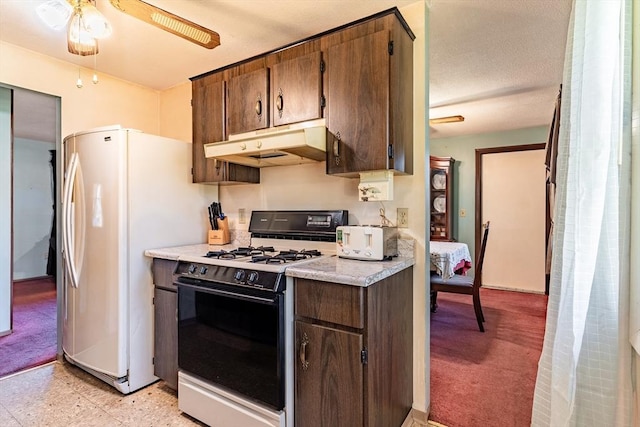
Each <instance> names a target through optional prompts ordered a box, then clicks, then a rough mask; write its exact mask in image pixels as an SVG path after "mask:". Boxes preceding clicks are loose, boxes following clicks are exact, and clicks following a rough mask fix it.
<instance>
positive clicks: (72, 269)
mask: <svg viewBox="0 0 640 427" xmlns="http://www.w3.org/2000/svg"><path fill="white" fill-rule="evenodd" d="M77 170H78V153H73V154H71V160H69V167H68V176H67V177H66V178H67V179H66V181H65V183H64V189H63V195H62V247H63V250H64V263H65V267H66V269H67V273H68V274H69V277H70V279H71V286H73V287H74V288H77V287H78V273H77V270H76V266H75V261H74V248H73V244H72V242H71V240H72V239H73V223H72V222H73V221H72V214H73V209H72V208H71V199H72V196H73V187H74V184H75V180H76V172H77Z"/></svg>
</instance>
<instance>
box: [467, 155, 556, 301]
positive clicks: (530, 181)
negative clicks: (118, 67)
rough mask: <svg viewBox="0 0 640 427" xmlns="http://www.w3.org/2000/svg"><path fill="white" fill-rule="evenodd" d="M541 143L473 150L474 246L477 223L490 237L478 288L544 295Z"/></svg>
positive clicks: (543, 200)
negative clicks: (484, 287)
mask: <svg viewBox="0 0 640 427" xmlns="http://www.w3.org/2000/svg"><path fill="white" fill-rule="evenodd" d="M544 148H545V144H528V145H517V146H508V147H496V148H487V149H478V150H476V207H477V208H476V218H475V219H476V225H475V230H476V248H478V247H480V246H479V240H480V236H481V230H482V224H484V223H486V221H488V220H490V221H491V228H490V229H491V237H490V238H489V240H488V244H487V256H486V258H485V261H484V265H483V270H482V284H483V286H486V287H490V288H497V289H506V290H514V291H523V292H533V293H544V291H545V284H546V282H545V248H546V244H545V239H546V230H545V206H546V200H547V198H546V182H545V179H546V175H545V174H546V169H545V164H544V159H545V151H544Z"/></svg>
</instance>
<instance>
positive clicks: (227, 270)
mask: <svg viewBox="0 0 640 427" xmlns="http://www.w3.org/2000/svg"><path fill="white" fill-rule="evenodd" d="M347 223H348V212H347V211H254V212H252V215H251V222H250V226H249V231H250V232H251V246H247V247H233V246H230V245H227V246H224V247H209V248H208V250H207V251H206V252H204V251H203V253H202V254H195V253H194V254H192V255H183V256H181V257H180V259H179V262H178V267H177V269H176V271H175V275H174V277H175V283H176V285H177V286H178V366H179V370H180V371H179V375H178V405H179V407H180V409H181V410H182V411H184V412H186V413H187V414H189V415H191V416H193V417H195V418H198V419H199V420H201V421H204V422H205V423H207V424H210V425H215V426H217V427H227V426H229V427H230V426H240V425H242V426H247V427H251V426H261V427H265V426H274V427H275V426H278V427H285V426H287V427H288V426H291V427H292V426H293V424H294V420H293V404H294V399H293V393H294V382H293V366H294V363H293V353H294V350H293V297H292V291H293V286H292V285H293V280H292V279H291V278H287V277H286V274H285V273H286V269H287V268H288V267H289V266H292V265H300V264H301V263H307V262H311V261H314V260H317V259H320V258H322V257H327V256H335V230H336V228H337V227H338V226H341V225H346V224H347ZM203 246H205V245H203ZM203 249H204V248H203Z"/></svg>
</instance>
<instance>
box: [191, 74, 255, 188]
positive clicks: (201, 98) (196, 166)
mask: <svg viewBox="0 0 640 427" xmlns="http://www.w3.org/2000/svg"><path fill="white" fill-rule="evenodd" d="M219 77H220V76H216V75H210V76H207V77H203V78H202V79H198V80H194V81H193V83H192V116H193V121H192V123H193V153H192V155H193V182H194V183H232V182H238V183H243V182H244V183H259V182H260V170H259V169H256V168H252V167H248V166H243V165H236V164H232V163H228V162H223V161H219V160H215V159H207V158H206V157H205V155H204V144H208V143H211V142H216V141H222V140H224V137H225V128H224V123H225V108H224V107H225V85H226V83H225V81H224V80H221V79H219Z"/></svg>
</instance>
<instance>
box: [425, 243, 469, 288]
mask: <svg viewBox="0 0 640 427" xmlns="http://www.w3.org/2000/svg"><path fill="white" fill-rule="evenodd" d="M429 256H430V259H431V267H430V269H431V271H435V273H436V274H439V275H440V276H442V278H443V279H444V280H447V279H450V278H452V277H453V276H454V274H465V273H466V272H467V270H469V269H470V268H471V265H472V264H471V253H470V252H469V246H467V244H466V243H461V242H449V241H440V240H431V241H430V242H429Z"/></svg>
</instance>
